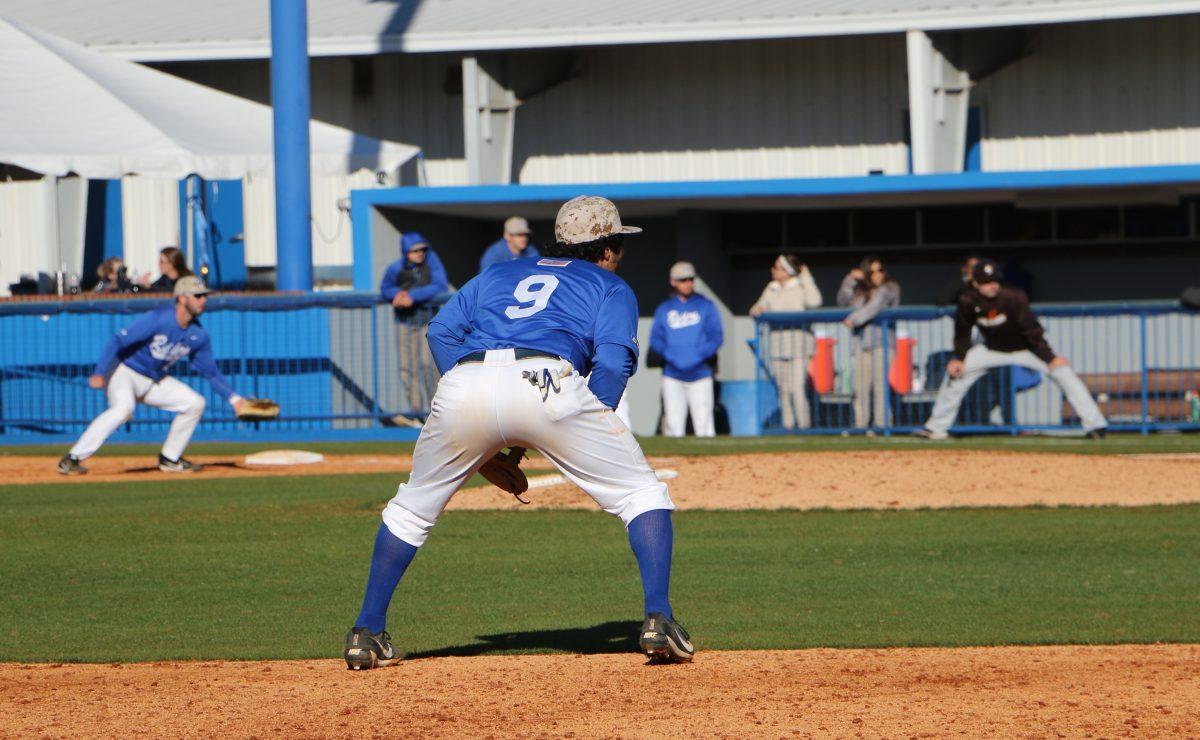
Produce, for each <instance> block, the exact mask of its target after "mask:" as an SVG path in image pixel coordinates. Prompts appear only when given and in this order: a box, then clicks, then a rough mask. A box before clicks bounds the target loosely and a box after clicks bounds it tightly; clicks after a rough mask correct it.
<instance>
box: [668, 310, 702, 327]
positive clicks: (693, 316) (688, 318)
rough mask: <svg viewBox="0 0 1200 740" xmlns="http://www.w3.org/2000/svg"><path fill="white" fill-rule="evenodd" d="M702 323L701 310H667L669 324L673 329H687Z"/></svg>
mask: <svg viewBox="0 0 1200 740" xmlns="http://www.w3.org/2000/svg"><path fill="white" fill-rule="evenodd" d="M699 323H700V312H699V311H677V310H675V309H671V310H670V311H667V326H669V327H670V328H672V329H686V328H687V327H689V326H695V325H696V324H699Z"/></svg>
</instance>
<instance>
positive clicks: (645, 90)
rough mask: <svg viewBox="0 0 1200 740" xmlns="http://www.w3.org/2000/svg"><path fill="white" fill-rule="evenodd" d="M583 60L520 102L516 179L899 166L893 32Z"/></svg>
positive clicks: (898, 83)
mask: <svg viewBox="0 0 1200 740" xmlns="http://www.w3.org/2000/svg"><path fill="white" fill-rule="evenodd" d="M583 69H584V71H583V74H582V75H581V76H579V77H577V78H575V79H572V80H570V81H568V82H566V83H563V84H561V85H559V86H557V87H554V88H552V89H550V90H548V91H546V92H544V93H543V94H541V95H539V96H536V97H534V98H532V99H531V100H529V101H527V102H526V103H525V104H523V105H522V106H521V107H520V108H519V109H518V111H517V132H516V138H517V141H516V152H517V154H516V161H515V167H516V168H517V174H518V177H519V180H520V182H523V183H556V182H624V181H644V180H713V179H747V178H777V177H825V176H842V175H865V174H868V173H869V172H870V171H871V170H882V171H884V172H887V173H902V172H904V171H905V170H906V169H907V147H906V145H905V144H904V143H903V112H904V109H905V107H906V105H907V88H906V87H905V81H904V80H905V77H904V75H905V69H906V67H905V57H904V44H903V42H902V39H901V38H900V37H897V36H862V37H848V38H834V39H796V40H787V41H771V42H744V43H730V44H688V45H674V46H665V45H658V46H634V47H623V48H611V49H597V50H590V51H587V52H584V65H583Z"/></svg>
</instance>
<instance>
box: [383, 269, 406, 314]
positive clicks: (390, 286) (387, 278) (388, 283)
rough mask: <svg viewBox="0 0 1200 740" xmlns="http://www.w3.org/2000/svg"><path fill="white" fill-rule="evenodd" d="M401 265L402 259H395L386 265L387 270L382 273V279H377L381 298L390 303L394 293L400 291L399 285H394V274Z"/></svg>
mask: <svg viewBox="0 0 1200 740" xmlns="http://www.w3.org/2000/svg"><path fill="white" fill-rule="evenodd" d="M403 267H404V260H402V259H399V260H396V261H395V262H393V263H392V264H390V265H388V268H387V271H386V272H384V273H383V279H382V280H380V281H379V295H381V296H383V300H385V301H387V302H388V303H391V302H392V299H393V298H395V297H396V294H397V293H399V292H400V286H398V285H396V276H397V275H399V274H400V270H401V269H403Z"/></svg>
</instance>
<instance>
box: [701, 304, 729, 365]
mask: <svg viewBox="0 0 1200 740" xmlns="http://www.w3.org/2000/svg"><path fill="white" fill-rule="evenodd" d="M724 343H725V327H723V326H721V314H720V313H718V312H717V306H716V304H715V303H713V302H712V301H706V302H705V303H704V343H703V344H701V345H700V358H701V359H702V360H704V361H707V360H708V358H710V357H712V356H713V355H715V354H716V353H717V350H719V349H721V345H722V344H724Z"/></svg>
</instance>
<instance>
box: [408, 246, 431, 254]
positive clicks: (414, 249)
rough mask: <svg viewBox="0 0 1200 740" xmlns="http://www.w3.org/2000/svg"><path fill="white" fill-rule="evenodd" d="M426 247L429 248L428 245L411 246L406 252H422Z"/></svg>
mask: <svg viewBox="0 0 1200 740" xmlns="http://www.w3.org/2000/svg"><path fill="white" fill-rule="evenodd" d="M426 249H429V247H413V248H412V249H410V250H408V253H409V254H412V253H413V252H424V251H425V250H426Z"/></svg>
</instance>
